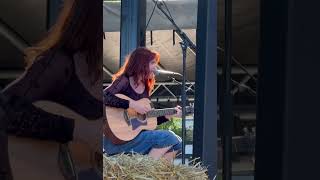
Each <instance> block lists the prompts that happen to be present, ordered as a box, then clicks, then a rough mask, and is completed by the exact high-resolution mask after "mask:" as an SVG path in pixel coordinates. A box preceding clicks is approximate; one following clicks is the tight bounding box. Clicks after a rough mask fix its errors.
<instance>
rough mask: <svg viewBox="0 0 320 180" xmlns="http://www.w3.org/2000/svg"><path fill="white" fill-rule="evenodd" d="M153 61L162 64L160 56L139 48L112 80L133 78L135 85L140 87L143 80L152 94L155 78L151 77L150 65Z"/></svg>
mask: <svg viewBox="0 0 320 180" xmlns="http://www.w3.org/2000/svg"><path fill="white" fill-rule="evenodd" d="M153 59H154V60H156V63H157V64H158V63H159V62H160V54H159V53H158V52H156V51H152V50H150V49H147V48H145V47H139V48H137V49H136V50H134V51H133V52H131V53H130V54H129V55H128V56H127V57H126V60H125V63H124V65H123V66H122V67H121V68H120V70H119V71H118V72H117V73H116V74H114V75H113V77H112V80H113V81H114V80H116V79H117V78H118V77H120V76H122V75H126V76H128V77H130V76H132V77H133V80H134V83H135V85H138V83H139V80H140V79H141V80H142V82H143V83H144V84H145V87H146V88H147V91H148V92H149V94H150V93H151V91H152V90H153V88H154V84H155V77H154V76H152V77H150V69H149V63H150V61H152V60H153Z"/></svg>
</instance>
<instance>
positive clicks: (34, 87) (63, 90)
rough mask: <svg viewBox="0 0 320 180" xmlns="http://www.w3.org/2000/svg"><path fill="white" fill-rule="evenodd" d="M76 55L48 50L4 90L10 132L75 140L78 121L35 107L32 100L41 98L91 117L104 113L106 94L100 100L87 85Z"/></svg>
mask: <svg viewBox="0 0 320 180" xmlns="http://www.w3.org/2000/svg"><path fill="white" fill-rule="evenodd" d="M74 57H75V56H74V55H69V54H67V53H65V52H62V51H51V52H49V53H46V54H45V55H43V56H41V57H39V58H38V59H37V60H36V61H35V62H34V63H33V64H32V66H31V67H30V68H29V69H28V70H26V71H25V72H24V73H23V74H22V75H21V76H20V77H19V78H18V79H16V80H15V81H14V82H12V83H11V84H10V85H8V86H7V87H6V88H5V89H4V90H3V91H2V93H1V98H0V104H1V105H2V107H3V109H4V110H5V112H6V118H7V119H8V133H9V134H15V135H20V136H25V137H35V138H40V139H47V140H54V141H58V142H67V141H70V140H72V138H73V129H74V120H73V119H70V118H66V117H63V116H59V115H55V114H51V113H49V112H46V111H44V110H42V109H40V108H37V107H35V106H34V105H33V104H32V103H33V102H35V101H39V100H48V101H54V102H56V103H59V104H61V105H64V106H66V107H68V108H70V109H71V110H73V111H75V112H77V113H78V114H80V115H82V116H84V117H86V118H87V119H92V120H93V119H98V118H100V117H102V116H103V110H102V106H103V103H102V94H101V100H98V99H97V98H96V97H94V96H93V95H92V94H91V93H90V92H89V90H88V89H87V88H86V87H85V86H84V85H83V83H82V81H81V80H80V79H79V77H78V75H77V73H76V66H75V61H77V60H78V59H75V58H74ZM81 78H83V77H81ZM87 78H88V79H90V77H89V76H88V77H87ZM101 82H102V81H101ZM98 88H102V83H101V87H98ZM100 92H101V90H100Z"/></svg>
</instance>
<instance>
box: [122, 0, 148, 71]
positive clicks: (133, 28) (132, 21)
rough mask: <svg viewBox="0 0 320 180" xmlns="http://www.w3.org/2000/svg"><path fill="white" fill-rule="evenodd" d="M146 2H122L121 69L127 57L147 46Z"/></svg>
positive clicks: (124, 0) (130, 0)
mask: <svg viewBox="0 0 320 180" xmlns="http://www.w3.org/2000/svg"><path fill="white" fill-rule="evenodd" d="M145 26H146V0H139V1H137V0H122V1H121V22H120V64H119V65H120V67H121V66H122V65H123V64H124V60H125V57H126V55H128V54H129V53H130V52H131V51H132V50H134V49H136V48H137V47H139V46H145V30H146V29H145Z"/></svg>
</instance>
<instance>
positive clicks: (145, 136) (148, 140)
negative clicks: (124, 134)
mask: <svg viewBox="0 0 320 180" xmlns="http://www.w3.org/2000/svg"><path fill="white" fill-rule="evenodd" d="M169 146H171V148H170V149H169V150H168V152H172V151H180V150H181V148H182V145H181V138H180V137H179V136H178V135H176V134H175V133H174V132H172V131H168V130H152V131H142V132H141V133H140V134H139V135H138V136H137V137H136V138H135V139H133V140H131V141H129V142H127V143H125V144H120V145H115V144H113V143H112V142H111V141H110V140H109V139H108V138H107V137H103V150H104V152H106V153H107V154H108V155H113V154H119V153H131V152H134V153H139V154H148V153H149V152H150V150H151V149H152V148H165V147H169Z"/></svg>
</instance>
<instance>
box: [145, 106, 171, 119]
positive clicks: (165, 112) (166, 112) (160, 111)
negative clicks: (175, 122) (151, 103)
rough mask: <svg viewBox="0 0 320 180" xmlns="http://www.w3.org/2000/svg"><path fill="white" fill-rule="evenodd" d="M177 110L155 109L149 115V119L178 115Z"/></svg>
mask: <svg viewBox="0 0 320 180" xmlns="http://www.w3.org/2000/svg"><path fill="white" fill-rule="evenodd" d="M176 113H177V110H176V109H175V108H165V109H154V110H151V111H149V112H148V113H147V117H148V118H150V117H160V116H166V115H173V114H176Z"/></svg>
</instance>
